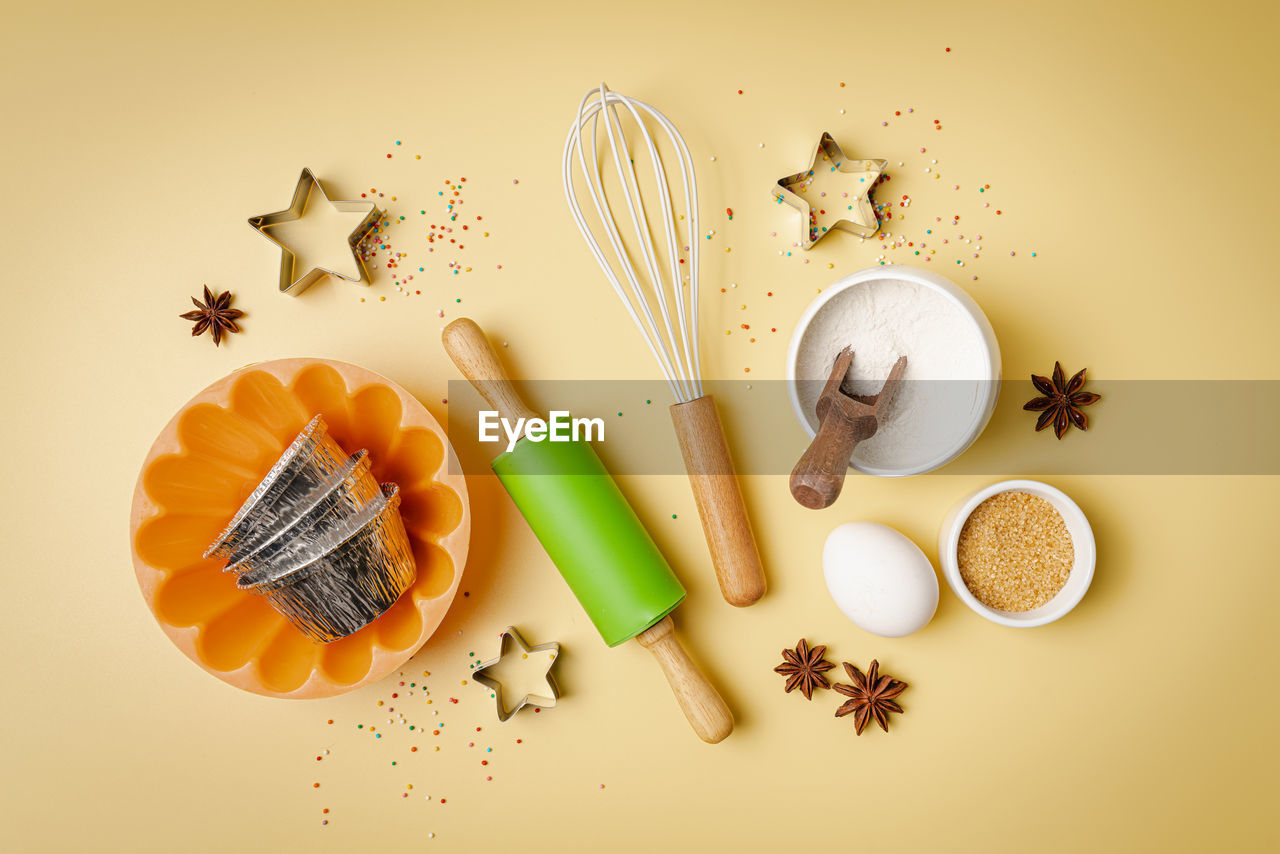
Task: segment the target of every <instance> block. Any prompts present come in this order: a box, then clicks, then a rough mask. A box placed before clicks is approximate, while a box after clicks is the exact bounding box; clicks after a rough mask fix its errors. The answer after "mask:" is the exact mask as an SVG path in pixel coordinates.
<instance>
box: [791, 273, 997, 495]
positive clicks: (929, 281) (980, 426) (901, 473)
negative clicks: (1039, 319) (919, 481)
mask: <svg viewBox="0 0 1280 854" xmlns="http://www.w3.org/2000/svg"><path fill="white" fill-rule="evenodd" d="M877 279H887V280H895V279H896V280H900V281H908V282H911V283H913V284H918V285H921V286H922V287H926V288H929V289H930V290H932V291H934V292H935V293H938V294H940V295H942V296H943V298H945V299H947V300H949V301H950V302H952V303H954V304H955V305H957V306H958V307H959V308H960V309H961V311H963V312H964V314H965V316H966V317H968V319H969V321H970V322H971V323H972V324H973V326H974V328H975V329H976V331H977V332H978V336H979V338H980V339H981V340H982V347H983V359H984V361H985V363H986V364H985V372H986V375H987V377H988V379H989V380H990V381H991V383H992V387H993V388H994V389H995V391H996V393H995V395H994V396H992V397H991V399H990V400H989V401H988V403H987V405H986V407H984V408H982V409H979V410H978V411H977V412H976V413H974V418H973V420H972V421H970V423H969V426H968V429H967V430H966V431H965V432H964V433H963V434H959V436H960V438H959V439H958V440H957V441H956V443H955V444H954V445H952V446H951V447H950V448H948V449H947V451H946V452H944V453H942V454H938V455H937V456H936V457H934V458H933V459H930V460H926V461H925V462H923V463H920V464H918V465H915V466H907V467H903V468H886V467H882V466H873V465H867V464H864V463H858V462H856V461H854V460H850V461H849V466H850V467H851V468H853V469H854V470H856V471H859V472H862V473H863V474H869V475H874V476H876V477H910V476H912V475H917V474H924V473H926V472H930V471H933V470H934V469H938V468H941V467H942V466H945V465H946V464H947V463H949V462H951V461H952V460H954V459H955V458H956V457H958V456H960V455H961V454H962V453H964V452H965V451H966V450H968V448H969V446H970V445H972V444H973V443H974V442H975V441H977V439H978V437H979V436H980V435H982V431H983V430H984V429H986V426H987V423H988V422H989V421H990V420H991V416H992V414H993V413H994V412H995V408H996V404H997V402H998V400H999V396H1000V378H1001V364H1000V343H999V341H998V340H997V339H996V335H995V330H994V329H992V328H991V321H990V320H988V319H987V315H986V313H985V312H983V310H982V307H981V306H980V305H978V303H977V302H976V301H975V300H974V299H973V297H971V296H970V295H969V294H968V293H967V292H966V291H965V290H964V289H963V288H961V287H960V286H959V285H957V284H956V283H955V282H953V281H951V280H950V279H948V278H946V277H945V276H942V275H940V274H938V273H935V272H933V271H932V270H924V269H921V268H919V267H910V266H906V265H899V264H885V265H879V264H877V265H876V266H874V267H866V268H864V269H862V270H858V271H856V272H853V273H850V274H849V275H847V276H842V277H841V278H839V279H837V280H836V281H835V282H833V283H832V284H831V285H829V286H828V287H825V288H823V289H822V293H820V294H818V296H816V297H814V299H813V300H812V301H811V302H810V303H809V305H808V307H806V308H805V310H804V313H803V314H801V315H800V319H799V320H798V321H796V325H795V328H794V329H793V330H792V332H791V340H790V342H789V343H788V345H787V365H786V378H787V397H788V398H789V399H790V401H791V410H792V412H794V413H795V416H796V419H797V420H798V421H799V422H800V426H801V427H802V428H803V429H804V432H805V433H806V434H808V436H809V438H810V439H813V437H814V436H815V435H816V433H815V431H814V429H813V427H812V425H810V424H809V419H808V418H807V417H806V416H805V412H804V408H803V407H802V406H801V405H800V393H799V391H798V390H797V383H796V361H797V359H798V358H799V355H800V342H801V341H802V340H803V339H804V336H805V333H806V332H808V330H809V325H810V324H811V323H812V322H813V318H814V317H816V316H817V314H818V312H819V311H821V310H822V309H823V307H824V306H826V304H827V303H829V302H830V301H831V300H832V299H833V298H834V297H836V296H837V295H839V294H840V293H843V292H844V291H846V290H848V289H849V288H852V287H855V286H857V285H861V284H864V283H866V282H871V281H875V280H877Z"/></svg>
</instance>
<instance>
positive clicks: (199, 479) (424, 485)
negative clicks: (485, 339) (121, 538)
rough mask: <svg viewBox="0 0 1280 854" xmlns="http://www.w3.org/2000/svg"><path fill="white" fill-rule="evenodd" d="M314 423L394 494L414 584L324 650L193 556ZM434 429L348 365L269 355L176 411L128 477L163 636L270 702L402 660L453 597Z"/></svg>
mask: <svg viewBox="0 0 1280 854" xmlns="http://www.w3.org/2000/svg"><path fill="white" fill-rule="evenodd" d="M316 413H320V414H322V415H324V418H325V421H327V422H328V424H329V433H330V435H332V436H333V437H334V438H335V439H336V440H337V441H338V444H340V445H341V446H342V447H343V448H344V449H346V450H347V451H348V452H351V451H357V450H359V449H361V448H367V449H368V450H369V455H370V458H371V460H372V469H373V474H374V476H375V477H376V478H377V479H378V480H379V481H390V482H393V483H396V484H399V486H400V492H401V496H402V499H401V505H400V512H401V515H402V517H403V518H404V524H405V529H406V530H407V531H408V534H409V539H410V542H411V543H412V544H413V552H414V558H415V560H416V561H417V565H418V578H417V581H415V582H414V584H413V586H412V587H411V588H410V589H409V590H408V591H406V592H405V594H404V595H403V596H401V597H400V599H399V600H398V601H397V602H396V603H395V604H394V605H392V606H391V609H390V610H388V611H387V612H386V613H385V614H383V615H382V616H381V617H379V618H378V619H377V620H374V621H373V622H372V623H370V624H369V625H368V626H366V627H365V628H363V629H361V630H360V631H358V632H356V633H355V634H353V635H351V636H350V637H347V638H343V639H342V640H340V641H335V642H334V643H331V644H327V645H320V644H315V643H312V642H311V641H310V640H308V639H307V638H306V637H305V636H303V634H302V633H301V632H299V631H298V630H297V629H296V628H294V627H293V625H292V624H290V623H289V622H288V621H287V620H286V619H285V618H284V617H283V616H281V615H280V614H279V613H278V612H277V611H275V610H274V609H273V608H272V607H271V606H270V605H269V604H267V603H266V602H265V601H264V600H263V599H261V598H259V597H257V596H254V595H252V594H250V593H247V592H243V591H241V590H238V589H236V581H235V578H234V577H233V576H232V575H231V574H230V573H224V572H223V571H222V561H220V560H218V559H216V558H214V559H206V558H204V557H203V556H202V555H203V553H204V550H205V548H207V547H208V545H209V543H211V542H213V540H214V538H215V537H217V536H218V533H219V532H220V531H221V530H222V528H223V526H224V525H226V523H227V520H228V519H230V518H231V516H232V515H233V514H234V513H235V512H236V509H237V508H238V507H239V506H240V504H241V503H242V502H243V501H244V499H245V498H247V497H248V495H249V493H250V492H252V491H253V488H254V486H255V485H256V484H257V483H258V482H259V481H260V480H261V479H262V478H263V476H264V475H266V473H267V471H268V470H270V468H271V466H272V464H273V463H274V462H275V461H276V459H277V458H278V457H279V456H280V454H281V453H282V452H283V451H284V449H285V448H286V447H287V446H288V445H289V443H290V442H291V441H292V440H293V437H294V436H296V435H297V433H298V431H299V430H301V429H302V428H303V427H305V426H306V424H307V421H308V420H309V419H310V418H311V416H312V415H314V414H316ZM451 462H452V464H453V465H452V468H453V471H455V472H456V471H459V470H460V469H459V467H458V465H457V459H456V457H455V456H454V452H453V448H452V447H451V446H450V445H449V440H448V438H447V437H446V436H445V433H444V430H443V429H441V427H440V424H439V423H438V422H437V421H436V420H435V418H433V417H432V415H431V413H429V412H428V411H427V410H426V408H425V407H423V405H422V404H421V403H419V402H418V401H417V400H416V399H415V398H414V397H413V396H412V395H410V394H409V393H408V392H406V391H405V390H404V389H402V388H401V387H400V386H398V385H396V384H395V383H393V382H391V381H390V380H387V379H385V378H384V377H381V376H379V375H378V374H375V373H373V372H372V371H368V370H365V369H364V368H360V367H357V366H356V365H350V364H346V363H345V362H333V361H329V360H326V359H281V360H278V361H273V362H263V363H260V364H256V365H250V366H248V367H245V368H241V369H240V370H238V371H236V372H235V373H233V374H231V375H229V376H227V377H224V378H223V379H221V380H218V381H217V382H215V383H214V384H213V385H211V386H209V387H208V388H206V389H205V390H204V391H202V392H200V393H199V394H197V395H196V396H195V397H193V398H192V399H191V400H190V401H188V402H187V404H186V406H184V407H182V409H181V410H179V411H178V413H177V414H176V415H174V417H173V419H172V420H170V421H169V423H168V425H167V426H166V427H165V428H164V430H163V431H161V433H160V435H159V436H158V437H157V438H156V441H155V443H154V444H153V445H152V446H151V452H150V453H149V454H148V455H147V459H146V461H145V462H144V463H143V465H142V471H141V472H140V473H139V474H138V484H137V486H136V487H135V489H134V493H133V511H132V513H131V515H130V520H129V540H130V544H131V547H132V550H133V565H134V570H135V572H136V573H137V576H138V586H139V587H140V588H141V589H142V595H143V597H144V598H145V599H146V601H147V605H148V607H150V608H151V613H152V614H154V615H155V618H156V621H157V622H158V623H159V624H160V627H161V628H162V629H164V632H165V634H167V635H168V636H169V639H170V640H172V641H173V642H174V644H175V645H176V646H177V647H178V649H180V650H182V651H183V652H184V653H185V654H186V655H187V657H188V658H190V659H191V660H192V661H194V662H195V663H196V664H199V665H200V666H201V667H203V668H204V669H205V670H207V671H209V672H210V673H212V674H213V675H214V676H217V677H218V678H219V679H221V680H222V681H224V682H228V683H230V684H232V685H235V686H236V687H237V688H243V689H245V690H246V691H252V692H254V693H256V694H264V695H267V696H270V697H290V698H306V697H331V696H334V695H336V694H341V693H344V692H346V691H352V690H354V689H356V688H359V687H361V686H362V685H367V684H369V683H370V682H376V681H377V680H379V679H381V678H383V677H384V676H386V675H387V674H389V673H391V672H392V671H394V670H396V669H397V668H398V667H400V666H401V665H403V664H404V663H405V662H406V661H408V660H409V659H410V658H411V657H412V656H413V654H414V653H416V652H417V651H418V650H419V649H420V648H421V647H422V645H423V644H424V643H426V642H427V640H428V638H430V637H431V634H432V633H433V632H434V631H435V630H436V628H437V627H438V626H439V625H440V622H441V621H442V620H443V619H444V615H445V612H447V611H448V610H449V606H450V605H451V604H452V603H453V599H454V596H456V595H457V592H458V585H459V583H461V581H462V571H463V567H464V566H465V564H466V557H467V547H468V543H469V540H470V535H471V512H470V507H469V505H468V502H467V486H466V480H465V478H463V476H462V475H461V474H451V473H450V471H449V469H450V463H451Z"/></svg>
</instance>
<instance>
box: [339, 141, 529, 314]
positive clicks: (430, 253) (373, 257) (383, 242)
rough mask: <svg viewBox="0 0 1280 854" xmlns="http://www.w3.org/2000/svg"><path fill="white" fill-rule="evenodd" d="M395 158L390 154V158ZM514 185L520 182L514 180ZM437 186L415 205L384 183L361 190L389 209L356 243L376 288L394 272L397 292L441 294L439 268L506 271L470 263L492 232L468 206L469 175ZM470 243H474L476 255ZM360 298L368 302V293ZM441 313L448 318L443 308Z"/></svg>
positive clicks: (450, 272) (457, 273)
mask: <svg viewBox="0 0 1280 854" xmlns="http://www.w3.org/2000/svg"><path fill="white" fill-rule="evenodd" d="M402 144H403V140H395V145H396V146H397V147H400V146H402ZM391 156H392V155H391V154H390V153H388V154H387V157H388V158H389V157H391ZM414 160H415V161H421V160H422V155H420V154H416V155H414ZM511 183H512V184H519V183H520V182H519V180H518V179H513V180H512V182H511ZM434 186H435V189H434V191H433V192H432V191H428V193H429V194H428V196H427V198H426V200H418V201H417V203H414V204H410V203H409V202H408V200H403V201H402V200H401V199H400V198H399V197H398V196H396V195H393V194H390V193H388V192H387V191H385V190H380V189H379V188H378V187H370V188H369V189H368V190H367V191H365V192H362V193H361V194H360V197H361V198H362V199H367V200H369V201H374V202H377V203H378V206H379V207H380V208H382V209H383V215H382V217H381V218H380V219H379V220H378V222H377V223H375V225H374V227H373V228H372V229H371V230H370V231H369V233H368V234H367V235H366V236H365V239H364V240H363V241H361V243H360V244H359V246H357V247H356V252H357V253H358V255H359V257H360V260H361V261H362V262H363V263H364V265H365V268H366V269H367V270H368V271H369V278H370V283H371V285H373V286H375V287H376V286H378V285H379V284H381V283H382V282H384V281H386V278H385V277H386V276H390V280H391V286H392V288H393V289H394V294H393V295H394V296H400V297H406V298H407V297H416V296H423V295H424V293H426V294H432V293H434V295H436V296H439V295H440V285H441V284H443V280H442V277H439V276H436V273H437V271H438V272H440V273H442V274H443V278H446V279H447V278H453V277H458V278H459V279H461V278H462V277H465V276H466V275H467V274H469V273H473V272H476V271H477V270H479V269H485V270H488V269H493V270H495V271H500V270H502V268H503V265H502V264H494V265H493V267H492V268H490V267H488V266H487V264H486V265H485V266H483V267H480V266H477V265H476V264H473V263H468V260H469V259H470V257H471V256H473V255H474V254H475V253H474V249H475V246H476V244H481V245H483V243H484V241H486V240H487V239H488V238H489V237H490V236H491V231H490V229H489V225H488V223H486V222H485V219H484V216H483V215H481V214H471V213H470V212H469V211H467V210H465V205H466V202H467V198H466V189H467V179H466V178H465V177H459V178H457V179H454V178H444V179H443V180H442V181H441V182H439V183H437V184H435V185H434ZM468 245H470V246H471V247H472V251H471V252H470V253H469V252H468V251H467V250H468ZM456 286H457V285H456V284H455V285H452V287H456ZM446 287H449V285H446ZM359 299H360V302H362V303H364V302H366V298H365V297H360V298H359ZM377 301H378V302H386V301H387V297H386V295H379V296H378V300H377ZM454 301H455V303H460V302H462V299H461V297H455V298H454ZM439 316H440V317H444V310H443V309H440V311H439Z"/></svg>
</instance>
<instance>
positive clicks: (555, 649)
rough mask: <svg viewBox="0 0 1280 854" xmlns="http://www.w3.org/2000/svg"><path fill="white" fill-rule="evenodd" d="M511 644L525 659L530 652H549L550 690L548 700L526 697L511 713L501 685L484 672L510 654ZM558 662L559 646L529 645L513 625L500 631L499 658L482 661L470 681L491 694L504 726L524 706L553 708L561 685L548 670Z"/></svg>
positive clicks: (537, 695) (528, 695)
mask: <svg viewBox="0 0 1280 854" xmlns="http://www.w3.org/2000/svg"><path fill="white" fill-rule="evenodd" d="M512 642H514V643H515V644H516V645H517V646H519V647H520V650H521V653H522V654H523V655H524V657H525V658H528V657H529V653H531V652H550V653H551V656H550V659H551V660H550V663H549V664H547V672H546V675H545V679H546V680H547V687H548V688H549V689H550V690H551V696H550V697H544V696H542V695H540V694H525V695H524V696H523V697H521V698H520V702H518V703H516V704H515V706H514V707H512V708H511V709H510V710H508V709H507V707H506V704H505V703H504V702H503V700H502V683H501V682H499V681H498V680H496V679H494V678H493V677H492V676H489V675H487V674H485V672H484V671H485V670H486V669H488V668H490V667H493V666H494V665H495V664H497V663H498V662H499V661H501V660H502V659H503V658H504V657H506V655H507V653H508V652H509V651H510V649H509V647H510V646H511V643H512ZM559 659H560V644H558V643H556V642H554V641H552V642H551V643H544V644H539V645H538V646H529V643H528V642H527V641H526V640H525V639H524V637H523V636H522V635H521V634H520V632H519V631H517V630H516V627H515V626H507V628H506V629H505V630H503V632H502V643H501V644H500V645H499V646H498V657H497V658H494V659H491V660H489V661H485V662H483V663H481V664H480V666H479V667H477V668H476V669H475V672H473V673H472V674H471V676H472V678H473V679H475V680H476V681H477V682H479V683H480V684H481V685H484V686H485V687H486V688H488V689H489V690H491V691H493V696H494V699H496V700H497V701H498V720H499V721H500V722H503V723H505V722H506V721H507V720H508V719H509V718H510V717H511V716H512V715H514V714H515V713H516V712H518V711H520V710H521V709H523V708H524V707H525V706H536V707H538V708H540V709H554V708H555V706H556V702H557V701H558V700H559V699H560V686H558V685H556V678H555V676H554V675H552V673H551V671H552V669H553V668H554V667H555V666H556V662H557V661H558V660H559Z"/></svg>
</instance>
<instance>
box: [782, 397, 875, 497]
mask: <svg viewBox="0 0 1280 854" xmlns="http://www.w3.org/2000/svg"><path fill="white" fill-rule="evenodd" d="M858 438H859V437H858V434H857V431H856V430H855V428H854V425H853V424H851V423H850V421H849V419H848V418H846V417H845V416H844V415H843V410H842V409H841V408H840V407H839V406H832V407H831V408H830V409H828V410H827V414H826V417H825V418H823V419H822V421H821V423H820V424H819V425H818V435H816V436H814V437H813V442H812V444H810V445H809V447H808V448H807V449H806V450H805V452H804V455H803V456H801V457H800V461H799V462H798V463H796V467H795V468H794V469H792V470H791V481H790V484H791V494H792V496H794V497H795V499H796V501H798V502H800V504H801V505H802V506H804V507H808V508H809V509H810V510H821V509H822V508H824V507H830V506H831V505H832V504H834V503H835V500H836V499H837V498H839V497H840V490H841V489H843V488H844V476H845V474H846V473H847V472H848V471H849V458H850V457H852V456H853V449H854V448H855V447H857V445H858Z"/></svg>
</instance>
